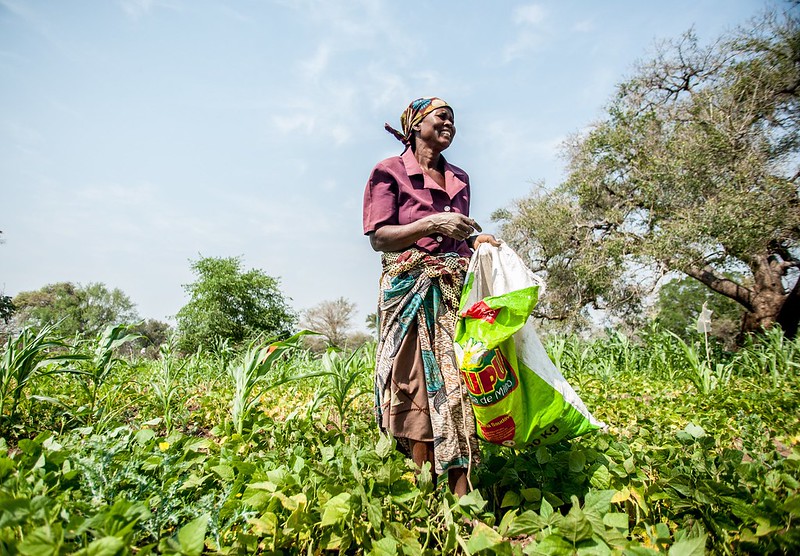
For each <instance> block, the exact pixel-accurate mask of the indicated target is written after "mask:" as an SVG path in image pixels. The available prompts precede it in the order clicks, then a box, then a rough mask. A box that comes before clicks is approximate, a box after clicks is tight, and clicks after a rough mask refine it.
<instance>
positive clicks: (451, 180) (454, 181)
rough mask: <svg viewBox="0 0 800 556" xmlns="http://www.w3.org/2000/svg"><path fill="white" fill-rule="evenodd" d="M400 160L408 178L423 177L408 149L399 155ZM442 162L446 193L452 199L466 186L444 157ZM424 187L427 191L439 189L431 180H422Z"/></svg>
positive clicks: (414, 157)
mask: <svg viewBox="0 0 800 556" xmlns="http://www.w3.org/2000/svg"><path fill="white" fill-rule="evenodd" d="M439 156H442V155H439ZM400 158H401V159H402V160H403V164H404V165H405V167H406V173H407V174H408V175H409V176H423V177H424V174H423V172H422V167H421V166H420V165H419V162H418V161H417V157H416V156H414V151H412V150H411V148H410V147H409V148H407V149H406V150H405V151H403V154H402V155H400ZM442 162H443V163H444V184H445V188H446V190H447V191H446V193H447V194H448V195H449V196H450V198H451V199H452V198H453V197H454V196H455V195H456V193H458V192H459V191H461V190H462V189H464V188H465V187H466V186H467V184H466V182H465V181H464V180H463V179H461V178H460V177H459V175H458V174H457V173H456V171H455V167H454V166H452V165H451V164H450V163H448V162H447V160H446V159H445V157H444V156H442ZM459 173H460V172H459ZM424 187H426V188H429V189H440V187H439V186H438V185H437V184H436V182H434V181H433V180H432V179H427V180H424Z"/></svg>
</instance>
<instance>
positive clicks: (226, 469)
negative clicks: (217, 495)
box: [211, 464, 234, 482]
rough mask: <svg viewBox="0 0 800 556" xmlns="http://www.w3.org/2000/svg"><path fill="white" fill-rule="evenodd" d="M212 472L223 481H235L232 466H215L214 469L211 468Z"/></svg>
mask: <svg viewBox="0 0 800 556" xmlns="http://www.w3.org/2000/svg"><path fill="white" fill-rule="evenodd" d="M211 471H213V472H214V473H216V474H217V475H219V477H220V478H221V479H222V480H223V481H227V482H231V481H233V478H234V474H233V467H231V466H230V465H224V464H220V465H215V466H214V467H212V468H211Z"/></svg>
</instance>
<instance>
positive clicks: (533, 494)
mask: <svg viewBox="0 0 800 556" xmlns="http://www.w3.org/2000/svg"><path fill="white" fill-rule="evenodd" d="M520 494H522V497H523V498H525V501H526V502H536V501H537V500H541V499H542V491H541V490H540V489H538V488H523V489H522V490H521V491H520Z"/></svg>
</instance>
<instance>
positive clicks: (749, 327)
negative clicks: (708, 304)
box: [684, 253, 800, 343]
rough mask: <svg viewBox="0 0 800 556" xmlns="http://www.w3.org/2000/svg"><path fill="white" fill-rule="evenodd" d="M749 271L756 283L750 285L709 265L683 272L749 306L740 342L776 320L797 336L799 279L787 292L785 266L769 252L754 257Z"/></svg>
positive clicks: (791, 336) (789, 334)
mask: <svg viewBox="0 0 800 556" xmlns="http://www.w3.org/2000/svg"><path fill="white" fill-rule="evenodd" d="M750 270H751V271H752V272H753V285H752V286H751V287H749V288H746V287H744V286H742V285H740V284H737V283H736V282H734V281H732V280H730V279H729V278H727V277H725V276H722V275H721V274H719V273H717V271H716V270H715V269H714V268H712V267H710V266H707V267H705V268H702V269H701V268H687V269H685V270H684V271H685V272H686V274H688V275H689V276H691V277H692V278H695V279H697V280H699V281H700V282H702V283H704V284H705V285H706V286H708V287H709V288H711V289H712V290H714V291H715V292H717V293H720V294H722V295H724V296H727V297H730V298H731V299H733V300H734V301H736V302H737V303H739V304H740V305H742V306H743V307H744V308H745V309H746V311H747V312H746V313H745V314H744V317H743V318H742V328H741V331H740V333H739V336H738V338H737V342H739V343H741V341H742V340H743V339H744V337H745V336H746V335H747V334H750V333H752V332H757V331H759V330H761V329H765V328H769V327H770V326H772V325H773V324H775V323H778V324H779V325H780V326H781V328H782V329H783V332H784V334H785V335H786V336H787V337H788V338H794V336H795V335H796V334H797V328H798V320H799V319H800V280H798V281H797V283H796V284H795V286H794V288H793V289H792V291H791V292H786V290H785V289H784V287H783V282H782V278H783V275H784V274H785V269H784V268H783V267H781V265H780V264H779V263H776V262H774V261H773V260H772V258H771V257H770V254H769V253H762V254H759V255H755V256H754V257H752V259H751V260H750Z"/></svg>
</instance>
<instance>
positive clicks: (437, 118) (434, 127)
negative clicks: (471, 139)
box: [416, 106, 456, 152]
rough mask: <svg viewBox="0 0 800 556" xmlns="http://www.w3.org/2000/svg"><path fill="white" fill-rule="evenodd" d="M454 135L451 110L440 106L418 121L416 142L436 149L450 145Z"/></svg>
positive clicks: (454, 129) (454, 127)
mask: <svg viewBox="0 0 800 556" xmlns="http://www.w3.org/2000/svg"><path fill="white" fill-rule="evenodd" d="M455 136H456V124H455V118H454V116H453V112H452V110H450V109H449V108H447V107H444V106H442V107H441V108H437V109H436V110H434V111H433V112H431V113H430V114H428V115H427V116H425V118H423V120H422V121H421V122H420V123H419V129H418V130H417V134H416V137H417V142H418V144H419V142H422V143H424V144H425V145H427V146H429V147H431V148H432V149H434V150H437V151H440V152H441V151H443V150H445V149H446V148H447V147H449V146H450V143H452V142H453V138H454V137H455Z"/></svg>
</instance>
